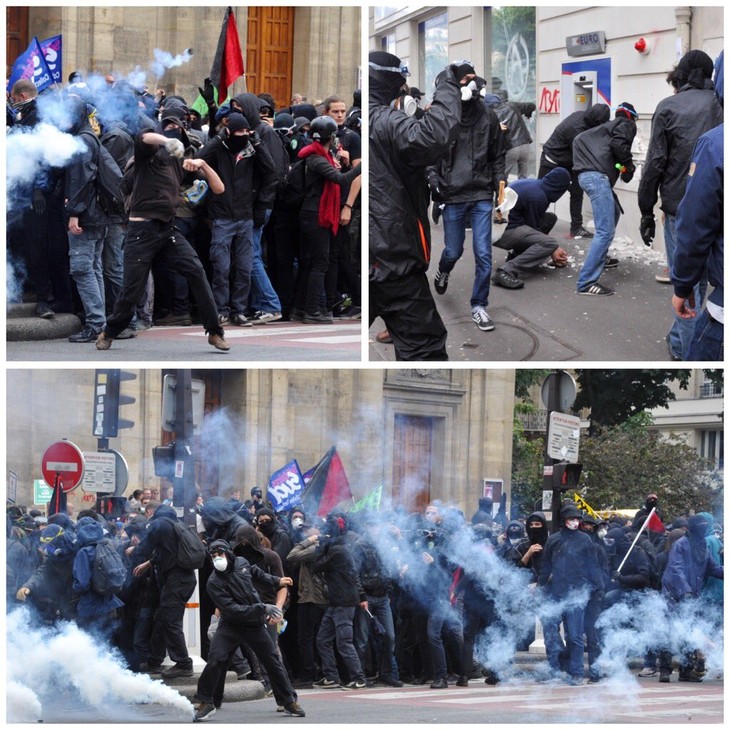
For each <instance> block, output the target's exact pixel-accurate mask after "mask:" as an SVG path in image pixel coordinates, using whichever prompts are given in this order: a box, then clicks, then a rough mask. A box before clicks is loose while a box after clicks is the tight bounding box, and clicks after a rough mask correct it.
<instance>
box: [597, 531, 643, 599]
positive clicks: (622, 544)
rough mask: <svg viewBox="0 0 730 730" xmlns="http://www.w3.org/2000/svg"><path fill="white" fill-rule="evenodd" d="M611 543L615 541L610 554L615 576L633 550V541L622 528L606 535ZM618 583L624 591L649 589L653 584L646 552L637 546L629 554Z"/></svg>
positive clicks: (617, 579) (612, 570)
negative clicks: (622, 562) (651, 583)
mask: <svg viewBox="0 0 730 730" xmlns="http://www.w3.org/2000/svg"><path fill="white" fill-rule="evenodd" d="M606 537H607V538H608V540H609V541H613V544H612V545H611V553H610V569H611V573H612V574H613V573H614V572H615V571H617V570H618V567H619V565H621V561H622V560H623V559H624V558H625V557H626V554H627V553H628V552H629V549H630V548H631V539H630V537H629V535H628V534H627V533H625V532H624V531H623V529H622V528H620V527H614V528H613V529H611V530H609V531H608V533H607V534H606ZM616 581H617V582H618V584H619V587H621V588H623V589H624V590H639V589H641V588H648V587H649V584H650V582H651V567H650V565H649V560H648V559H647V556H646V553H645V552H644V550H643V549H642V548H641V547H639V545H635V546H634V549H633V550H632V551H631V553H629V556H628V558H626V562H625V563H624V564H623V566H622V567H621V572H620V574H619V575H618V576H617V578H616Z"/></svg>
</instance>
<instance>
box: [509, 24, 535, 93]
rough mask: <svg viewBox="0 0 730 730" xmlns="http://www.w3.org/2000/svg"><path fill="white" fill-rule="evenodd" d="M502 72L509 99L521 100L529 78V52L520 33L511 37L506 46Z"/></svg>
mask: <svg viewBox="0 0 730 730" xmlns="http://www.w3.org/2000/svg"><path fill="white" fill-rule="evenodd" d="M504 71H505V73H504V76H505V79H506V80H507V92H508V94H509V98H510V99H520V98H522V95H523V94H524V93H525V91H526V90H527V84H528V81H529V78H530V50H529V48H528V47H527V42H526V41H525V39H524V38H523V36H522V34H521V33H517V34H515V35H513V36H512V39H511V40H510V42H509V46H507V53H506V54H505V58H504Z"/></svg>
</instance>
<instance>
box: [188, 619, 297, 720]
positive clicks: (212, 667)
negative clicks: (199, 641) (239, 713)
mask: <svg viewBox="0 0 730 730" xmlns="http://www.w3.org/2000/svg"><path fill="white" fill-rule="evenodd" d="M242 641H245V642H246V644H248V646H249V647H250V648H251V649H252V650H253V651H254V653H255V654H256V656H257V657H258V659H259V661H260V662H261V664H262V665H263V666H264V669H266V673H267V674H268V675H269V681H270V682H271V689H272V690H273V692H274V698H275V699H276V704H277V705H283V706H286V705H288V704H291V703H292V702H296V700H297V693H296V692H295V691H294V689H293V688H292V686H291V682H290V681H289V677H288V676H287V673H286V670H285V669H284V665H283V664H282V663H281V659H280V658H279V654H278V652H277V651H276V646H274V642H273V640H272V639H271V635H270V634H269V632H268V631H267V630H266V627H265V626H235V625H232V624H230V623H226V620H225V619H223V618H221V620H220V622H219V624H218V629H217V630H216V632H215V634H214V636H213V640H212V641H211V642H210V651H209V652H208V663H207V664H206V665H205V669H203V672H202V674H201V675H200V678H199V679H198V691H197V693H196V697H197V699H198V700H200V701H201V702H206V703H212V704H213V705H215V706H216V707H220V706H221V703H222V702H223V691H224V689H225V683H226V670H227V669H228V662H229V660H230V658H231V656H233V653H234V652H235V651H236V649H237V648H238V647H239V646H240V645H241V642H242Z"/></svg>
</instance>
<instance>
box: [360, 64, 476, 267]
mask: <svg viewBox="0 0 730 730" xmlns="http://www.w3.org/2000/svg"><path fill="white" fill-rule="evenodd" d="M397 95H398V94H397V90H396V91H395V92H393V89H392V87H387V86H386V85H383V84H379V83H378V74H374V73H372V72H371V73H370V107H369V117H370V133H369V134H370V148H369V156H368V161H369V163H370V182H369V188H368V189H369V200H370V239H369V240H370V264H369V265H370V280H371V281H372V282H379V281H387V280H396V279H399V278H401V277H404V276H408V275H409V274H413V273H419V272H425V271H426V270H427V269H428V265H429V262H430V260H431V231H430V227H429V222H428V205H429V202H430V197H429V191H428V185H427V184H426V176H425V168H426V167H427V166H428V165H431V164H433V163H435V162H436V161H437V160H438V159H439V158H440V157H441V156H442V155H443V154H444V153H445V152H446V151H447V149H448V147H449V144H450V143H451V141H452V140H453V139H454V137H455V135H456V127H457V125H458V123H459V111H460V109H461V97H460V92H459V84H458V82H457V80H456V79H455V78H454V74H453V72H452V71H449V72H447V73H446V74H445V75H444V77H443V78H442V79H441V80H440V82H439V84H438V86H437V87H436V90H435V92H434V97H433V101H432V102H431V107H430V109H429V110H428V112H427V113H426V114H425V115H424V116H423V117H422V118H421V119H417V118H416V117H409V116H408V115H407V114H405V112H402V111H400V110H399V109H394V108H392V107H391V106H389V105H390V102H391V101H393V99H395V98H396V97H397Z"/></svg>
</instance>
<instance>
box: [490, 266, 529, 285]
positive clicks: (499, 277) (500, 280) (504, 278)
mask: <svg viewBox="0 0 730 730" xmlns="http://www.w3.org/2000/svg"><path fill="white" fill-rule="evenodd" d="M492 281H493V282H494V283H495V284H496V285H497V286H502V287H504V288H505V289H522V287H523V286H524V285H525V282H524V281H520V280H519V279H518V278H517V277H516V276H512V274H510V273H509V272H508V271H505V270H504V269H497V270H496V271H495V272H494V276H493V277H492Z"/></svg>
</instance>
